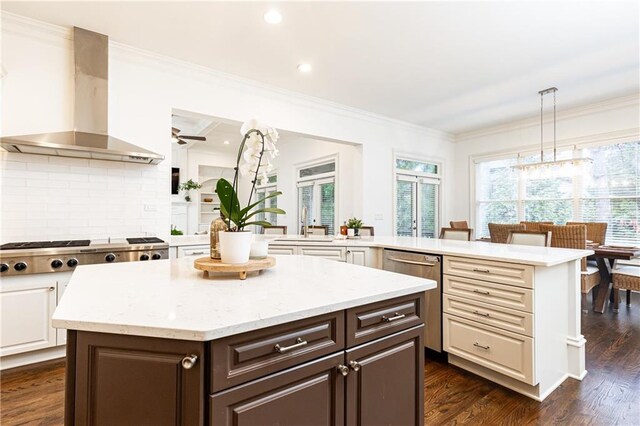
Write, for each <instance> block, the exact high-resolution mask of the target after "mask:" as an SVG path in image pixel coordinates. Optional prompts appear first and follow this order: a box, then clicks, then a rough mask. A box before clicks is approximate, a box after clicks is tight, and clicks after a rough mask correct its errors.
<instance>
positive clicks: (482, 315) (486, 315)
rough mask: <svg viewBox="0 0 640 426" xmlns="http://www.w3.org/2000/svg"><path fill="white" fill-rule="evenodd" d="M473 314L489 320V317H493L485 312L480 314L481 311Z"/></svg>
mask: <svg viewBox="0 0 640 426" xmlns="http://www.w3.org/2000/svg"><path fill="white" fill-rule="evenodd" d="M473 313H474V314H475V315H479V316H481V317H487V318H488V317H490V316H491V315H489V314H486V313H484V312H479V311H473Z"/></svg>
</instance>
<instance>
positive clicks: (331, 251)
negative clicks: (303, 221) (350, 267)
mask: <svg viewBox="0 0 640 426" xmlns="http://www.w3.org/2000/svg"><path fill="white" fill-rule="evenodd" d="M346 252H347V249H346V248H344V247H300V254H303V255H305V256H319V257H324V258H325V259H330V260H337V261H339V262H345V261H346Z"/></svg>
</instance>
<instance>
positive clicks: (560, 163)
mask: <svg viewBox="0 0 640 426" xmlns="http://www.w3.org/2000/svg"><path fill="white" fill-rule="evenodd" d="M557 91H558V88H557V87H550V88H548V89H544V90H540V91H539V92H538V94H539V95H540V161H539V162H537V163H528V164H518V165H515V166H513V168H514V169H517V170H520V171H521V172H524V173H525V174H529V175H531V176H530V177H532V178H536V177H545V178H546V177H560V176H571V175H575V174H578V173H580V172H582V169H583V166H584V165H585V164H589V163H592V162H593V160H592V159H591V158H570V159H566V160H558V158H557V146H556V92H557ZM549 93H553V160H550V161H544V95H547V94H549Z"/></svg>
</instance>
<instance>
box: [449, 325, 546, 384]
mask: <svg viewBox="0 0 640 426" xmlns="http://www.w3.org/2000/svg"><path fill="white" fill-rule="evenodd" d="M443 320H444V329H443V343H444V350H445V351H447V352H449V353H452V354H454V355H457V356H459V357H461V358H465V359H467V360H469V361H471V362H474V363H476V364H478V365H482V366H484V367H486V368H489V369H491V370H494V371H497V372H498V373H501V374H504V375H505V376H509V377H513V378H514V379H516V380H520V381H521V382H524V383H527V384H529V385H532V386H533V385H535V384H536V383H537V381H536V379H535V374H534V367H533V366H534V363H533V361H534V359H533V339H532V338H530V337H526V336H522V335H519V334H516V333H511V332H508V331H504V330H500V329H497V328H495V327H490V326H487V325H482V324H478V323H477V322H473V321H469V320H466V319H462V318H458V317H455V316H452V315H449V314H444V315H443Z"/></svg>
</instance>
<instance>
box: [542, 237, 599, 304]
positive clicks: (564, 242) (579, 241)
mask: <svg viewBox="0 0 640 426" xmlns="http://www.w3.org/2000/svg"><path fill="white" fill-rule="evenodd" d="M540 230H541V231H543V232H551V247H561V248H572V249H582V250H586V248H587V227H586V226H585V225H540ZM580 272H581V274H580V292H581V293H582V311H583V312H584V313H587V312H589V310H588V308H587V294H589V292H590V291H591V290H593V288H594V287H596V286H598V285H599V284H600V270H599V269H598V267H597V266H593V265H588V264H587V258H586V257H583V258H582V259H581V261H580ZM592 296H593V300H594V303H595V298H596V294H593V295H592Z"/></svg>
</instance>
